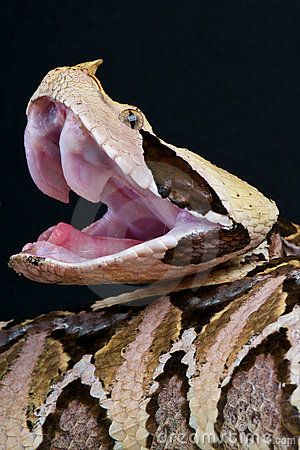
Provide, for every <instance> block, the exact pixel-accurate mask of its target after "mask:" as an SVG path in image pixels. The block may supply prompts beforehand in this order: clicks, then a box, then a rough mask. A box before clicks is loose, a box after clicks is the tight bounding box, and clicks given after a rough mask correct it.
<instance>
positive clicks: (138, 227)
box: [12, 96, 232, 266]
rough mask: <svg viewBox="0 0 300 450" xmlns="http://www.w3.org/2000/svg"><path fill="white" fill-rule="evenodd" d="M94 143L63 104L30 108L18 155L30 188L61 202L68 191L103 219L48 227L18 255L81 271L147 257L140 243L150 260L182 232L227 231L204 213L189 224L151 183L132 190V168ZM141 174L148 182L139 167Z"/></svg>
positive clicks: (219, 219)
mask: <svg viewBox="0 0 300 450" xmlns="http://www.w3.org/2000/svg"><path fill="white" fill-rule="evenodd" d="M103 133H104V134H105V130H104V132H103ZM101 141H102V143H101V144H99V143H98V142H96V140H95V139H94V138H93V136H92V135H91V133H90V132H89V131H88V130H87V129H86V127H85V126H84V125H83V123H82V122H81V120H80V119H79V117H78V116H77V115H75V114H74V112H73V111H72V109H70V108H67V107H66V106H65V105H63V104H61V103H59V102H57V101H55V100H53V99H51V98H49V97H46V96H43V97H40V98H38V99H36V100H35V101H34V102H32V104H31V106H30V107H29V109H28V124H27V127H26V130H25V149H26V157H27V161H28V167H29V171H30V173H31V176H32V178H33V180H34V181H35V183H36V185H37V186H38V187H39V188H40V189H41V190H42V191H43V192H44V193H45V194H47V195H49V196H51V197H54V198H56V199H57V200H60V201H63V202H68V196H69V191H70V189H72V190H73V191H75V192H76V193H77V194H78V195H79V196H82V197H84V198H85V199H87V200H89V201H92V202H99V201H102V202H104V203H105V204H106V205H107V206H108V212H107V213H106V215H105V216H104V217H103V218H102V219H100V220H99V221H97V222H96V223H94V224H92V225H90V226H89V227H86V228H85V229H84V230H82V232H79V231H78V230H75V229H74V228H73V227H71V226H70V225H66V224H58V225H57V226H55V227H51V228H50V229H49V230H48V231H46V232H44V233H42V235H41V236H40V237H39V238H38V241H37V242H35V243H33V244H26V245H25V246H24V248H23V253H24V254H25V255H30V256H32V255H34V256H36V257H42V258H46V259H47V260H53V261H54V264H56V263H58V262H63V263H66V264H73V265H74V264H77V265H80V266H82V265H84V264H90V262H91V261H94V262H95V264H97V262H99V260H101V262H103V261H105V259H107V258H108V257H109V256H110V255H113V254H117V255H118V256H119V257H120V258H122V255H123V256H124V257H125V258H126V256H127V255H128V254H130V252H131V251H132V250H130V249H132V248H133V247H134V248H135V249H136V252H137V253H138V252H141V254H143V252H144V253H147V251H148V253H149V249H148V250H147V246H148V247H149V245H148V244H145V243H146V242H148V243H149V241H152V245H153V248H155V253H157V254H159V255H162V256H163V254H164V252H166V250H168V249H170V248H173V247H174V246H175V245H177V243H178V241H179V240H180V239H181V238H182V237H183V236H185V235H186V234H187V233H192V232H198V233H205V232H206V231H207V230H209V229H213V228H217V227H230V226H231V225H232V222H231V221H230V219H229V218H228V217H227V216H224V215H221V214H217V213H214V212H212V211H208V212H207V214H206V216H201V215H200V214H198V217H197V218H195V217H194V216H193V215H192V214H191V213H189V212H188V211H186V210H184V209H180V208H178V206H176V205H174V204H172V203H171V202H170V201H169V200H166V199H162V198H161V197H160V195H159V194H158V192H157V189H156V187H155V193H153V190H154V189H153V184H154V185H155V183H154V180H153V177H152V179H151V180H150V182H148V183H147V184H148V187H146V188H145V187H143V185H144V186H145V180H143V179H141V177H140V175H139V181H140V183H139V184H138V183H137V182H136V181H135V180H134V178H133V177H132V176H131V174H132V171H134V166H133V165H132V164H131V160H130V158H127V159H126V158H124V157H122V155H120V154H118V155H117V156H115V157H112V156H111V155H109V154H108V153H109V152H108V153H107V151H106V150H107V148H108V147H107V146H106V145H105V144H106V143H105V139H104V138H102V140H101ZM110 152H111V149H110ZM135 173H136V172H135ZM139 173H141V169H140V171H139ZM144 173H145V177H146V179H148V178H149V177H148V175H149V169H148V168H147V166H146V165H145V164H144ZM150 173H151V172H150ZM141 184H142V186H141ZM151 186H152V189H151ZM12 261H13V259H12ZM12 264H13V263H12Z"/></svg>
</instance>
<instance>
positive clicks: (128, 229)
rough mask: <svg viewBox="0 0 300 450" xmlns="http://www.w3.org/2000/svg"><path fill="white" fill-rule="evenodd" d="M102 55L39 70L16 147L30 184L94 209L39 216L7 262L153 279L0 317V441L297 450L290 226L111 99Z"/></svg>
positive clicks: (295, 285) (65, 272)
mask: <svg viewBox="0 0 300 450" xmlns="http://www.w3.org/2000/svg"><path fill="white" fill-rule="evenodd" d="M100 63H101V61H100V60H98V61H94V62H89V63H83V64H79V65H77V66H73V67H63V68H58V69H55V70H53V71H51V72H49V73H48V74H47V75H46V77H45V78H44V79H43V81H42V83H41V85H40V86H39V87H38V89H37V91H36V92H35V94H34V95H33V97H32V98H31V100H30V102H29V105H28V109H27V114H28V124H27V128H26V131H25V148H26V156H27V161H28V166H29V170H30V173H31V176H32V178H33V180H34V181H35V183H36V184H37V186H38V187H39V188H40V189H41V190H42V191H43V192H44V193H45V194H47V195H50V196H52V197H54V198H56V199H58V200H60V201H63V202H67V201H68V193H69V191H70V189H72V190H73V191H75V192H76V193H77V194H79V195H80V196H82V197H84V198H86V199H87V200H89V201H92V202H98V201H100V200H101V201H103V202H104V203H105V204H106V205H107V206H108V210H107V212H106V213H105V215H104V216H103V217H102V218H101V219H99V220H98V221H96V222H94V223H92V224H91V225H89V226H88V227H86V228H85V229H84V230H81V231H80V230H76V229H75V228H74V227H73V226H72V225H69V224H64V223H59V224H58V225H55V226H52V227H51V228H49V229H48V230H46V231H45V232H44V233H42V234H41V235H40V237H39V238H38V240H37V242H34V243H29V244H26V245H25V246H24V248H23V250H22V252H21V253H19V254H18V255H14V256H12V257H11V259H10V265H11V267H13V268H14V269H15V270H16V271H17V272H19V273H22V274H24V275H25V276H27V277H28V278H31V279H33V280H36V281H42V282H47V283H51V282H58V283H65V284H92V283H111V282H119V283H139V284H142V283H147V284H149V283H151V284H150V285H149V287H146V288H142V289H137V290H136V291H134V292H133V293H129V294H123V295H121V296H119V297H115V298H110V299H105V300H102V301H101V300H99V301H97V302H95V303H94V304H93V305H86V306H85V307H84V309H83V310H82V311H80V312H77V313H75V312H70V311H69V312H67V311H58V312H53V313H50V314H47V315H43V316H39V317H37V318H35V319H30V320H27V321H25V322H23V323H21V324H17V323H16V324H15V323H14V322H12V323H4V322H3V323H0V324H1V328H0V345H1V354H0V398H1V400H2V401H1V404H0V448H3V449H7V448H8V449H10V448H11V449H15V448H20V449H26V448H27V449H31V448H32V449H35V448H41V449H42V448H44V449H46V448H51V449H58V448H60V449H62V448H63V449H69V448H74V449H85V448H93V449H96V448H100V449H132V450H133V449H167V448H169V449H173V450H174V449H195V448H201V449H211V448H234V449H235V448H259V449H260V448H270V449H271V448H272V449H273V448H278V449H281V448H297V446H298V438H299V434H300V370H299V364H300V309H299V274H300V272H299V258H298V256H297V255H298V254H299V250H298V248H299V247H298V245H299V234H300V233H299V227H298V226H296V225H293V224H288V223H286V222H283V221H277V216H278V211H277V208H276V205H275V203H274V202H272V201H271V200H269V199H267V198H266V197H264V196H263V195H262V194H261V193H260V192H259V191H257V189H255V188H253V187H252V186H250V185H248V184H247V183H246V182H244V181H242V180H239V179H238V178H237V177H235V176H234V175H231V174H229V173H227V172H225V171H224V170H222V169H219V168H217V167H216V166H214V165H213V164H211V163H209V162H208V161H206V160H204V159H203V158H201V157H200V156H198V155H196V154H194V153H192V152H190V151H188V150H186V149H181V148H177V147H175V146H173V145H171V144H167V143H165V142H164V141H162V140H161V139H160V138H158V137H157V136H155V134H154V133H153V131H152V128H151V126H150V124H149V122H148V121H147V119H146V117H145V116H144V114H143V113H142V112H141V111H140V110H139V109H138V108H136V107H134V106H132V105H124V104H119V103H117V102H115V101H113V100H111V99H110V98H109V97H108V95H107V94H106V93H105V92H104V90H103V87H102V86H101V84H100V82H99V81H98V79H97V78H96V77H95V72H96V69H97V67H98V65H99V64H100ZM136 300H138V301H139V302H138V303H136ZM141 300H142V301H143V304H144V305H145V306H140V305H141ZM130 301H131V302H133V301H135V304H134V305H133V304H132V305H131V306H128V305H125V303H128V302H130Z"/></svg>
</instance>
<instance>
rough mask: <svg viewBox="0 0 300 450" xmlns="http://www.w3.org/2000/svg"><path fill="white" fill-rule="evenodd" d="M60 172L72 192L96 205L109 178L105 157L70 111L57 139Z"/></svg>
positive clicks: (109, 169) (109, 173) (110, 174)
mask: <svg viewBox="0 0 300 450" xmlns="http://www.w3.org/2000/svg"><path fill="white" fill-rule="evenodd" d="M59 145H60V151H61V159H62V169H63V173H64V176H65V179H66V181H67V183H68V185H69V186H70V188H71V189H73V191H75V192H76V193H77V194H78V195H80V196H82V197H84V198H86V199H87V200H89V201H91V202H98V201H99V200H100V198H101V193H102V191H103V188H104V186H105V184H106V182H107V181H108V179H109V178H110V177H111V176H112V169H111V167H110V165H109V164H108V163H107V159H106V155H105V154H102V151H101V149H100V148H99V146H98V145H97V143H96V142H95V141H94V139H93V138H92V137H91V135H90V134H89V133H88V131H87V130H86V129H85V128H84V127H83V126H82V124H81V122H80V120H79V118H78V117H76V116H75V115H74V114H73V113H72V111H70V112H69V113H68V116H67V119H66V122H65V124H64V127H63V130H62V132H61V135H60V140H59Z"/></svg>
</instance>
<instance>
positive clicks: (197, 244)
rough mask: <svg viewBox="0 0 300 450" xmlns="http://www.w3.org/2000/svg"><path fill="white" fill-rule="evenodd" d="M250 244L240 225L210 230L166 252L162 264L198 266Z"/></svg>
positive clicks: (195, 235)
mask: <svg viewBox="0 0 300 450" xmlns="http://www.w3.org/2000/svg"><path fill="white" fill-rule="evenodd" d="M249 242H250V237H249V233H248V231H247V230H246V229H245V228H244V227H243V226H242V225H240V224H238V225H236V226H235V227H234V228H231V229H229V230H227V229H223V228H220V229H212V230H209V231H207V232H205V233H192V234H190V235H188V236H184V237H183V238H181V239H180V240H179V241H178V244H177V245H176V247H174V248H172V249H170V250H167V252H166V253H165V256H164V258H163V262H164V263H166V264H171V265H173V266H188V265H189V264H200V263H205V262H207V261H210V260H213V259H214V258H219V257H221V256H224V255H227V254H229V253H233V252H236V251H238V250H241V249H243V248H244V247H246V246H247V245H248V244H249Z"/></svg>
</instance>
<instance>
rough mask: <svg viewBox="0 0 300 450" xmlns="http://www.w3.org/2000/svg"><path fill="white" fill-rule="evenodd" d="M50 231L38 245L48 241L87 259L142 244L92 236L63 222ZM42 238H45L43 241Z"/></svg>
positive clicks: (132, 240) (135, 241)
mask: <svg viewBox="0 0 300 450" xmlns="http://www.w3.org/2000/svg"><path fill="white" fill-rule="evenodd" d="M48 231H49V232H48V236H46V235H45V233H43V236H40V238H39V240H38V244H37V245H41V242H45V241H46V242H48V243H50V244H53V245H55V246H57V247H63V249H65V250H67V251H68V252H71V253H73V254H75V255H78V256H80V257H82V258H86V259H92V258H99V257H100V256H107V255H111V254H113V253H118V252H121V251H123V250H126V249H127V248H130V247H132V246H133V245H137V244H140V243H141V242H142V241H137V240H134V239H117V238H111V237H106V236H90V235H88V234H85V233H83V232H82V231H79V230H76V229H75V228H73V227H72V226H71V225H68V224H66V223H63V222H61V223H59V224H58V225H56V226H55V227H51V228H50V229H49V230H48ZM41 237H43V239H42V240H41Z"/></svg>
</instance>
